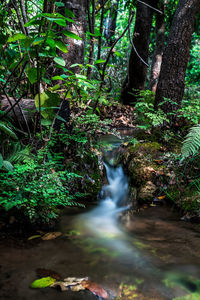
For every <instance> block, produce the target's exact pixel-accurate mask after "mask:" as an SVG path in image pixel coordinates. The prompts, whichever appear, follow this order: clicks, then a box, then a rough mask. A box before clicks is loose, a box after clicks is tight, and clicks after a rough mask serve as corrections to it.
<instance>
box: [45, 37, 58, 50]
mask: <svg viewBox="0 0 200 300" xmlns="http://www.w3.org/2000/svg"><path fill="white" fill-rule="evenodd" d="M46 43H47V44H48V45H49V46H50V47H51V48H55V46H56V42H55V41H54V40H53V39H51V38H49V37H48V38H47V40H46Z"/></svg>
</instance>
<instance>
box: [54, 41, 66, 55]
mask: <svg viewBox="0 0 200 300" xmlns="http://www.w3.org/2000/svg"><path fill="white" fill-rule="evenodd" d="M55 45H56V47H57V48H58V49H59V50H61V51H62V52H64V53H67V52H68V50H67V46H66V45H65V44H64V43H63V42H61V41H56V42H55Z"/></svg>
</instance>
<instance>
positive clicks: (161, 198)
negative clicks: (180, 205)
mask: <svg viewBox="0 0 200 300" xmlns="http://www.w3.org/2000/svg"><path fill="white" fill-rule="evenodd" d="M157 198H158V199H159V200H163V199H165V198H166V196H165V195H163V196H158V197H157Z"/></svg>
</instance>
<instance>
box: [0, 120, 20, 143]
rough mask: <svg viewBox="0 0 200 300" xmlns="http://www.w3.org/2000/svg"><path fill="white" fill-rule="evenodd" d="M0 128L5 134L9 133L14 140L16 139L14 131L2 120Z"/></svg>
mask: <svg viewBox="0 0 200 300" xmlns="http://www.w3.org/2000/svg"><path fill="white" fill-rule="evenodd" d="M0 130H1V131H3V132H4V133H5V134H7V135H9V136H10V137H11V138H13V139H14V140H18V138H17V136H16V134H15V133H14V131H12V129H11V128H10V127H8V125H7V124H5V123H4V122H1V121H0Z"/></svg>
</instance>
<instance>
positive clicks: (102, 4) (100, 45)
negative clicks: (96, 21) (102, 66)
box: [97, 0, 105, 67]
mask: <svg viewBox="0 0 200 300" xmlns="http://www.w3.org/2000/svg"><path fill="white" fill-rule="evenodd" d="M100 4H101V19H100V36H99V40H98V52H97V59H100V58H101V47H102V34H103V20H104V11H105V1H104V0H100ZM98 67H99V65H98Z"/></svg>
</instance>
